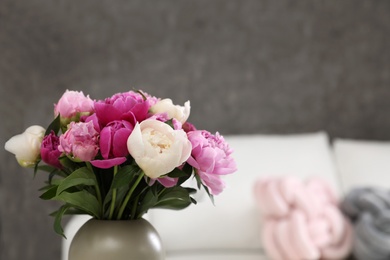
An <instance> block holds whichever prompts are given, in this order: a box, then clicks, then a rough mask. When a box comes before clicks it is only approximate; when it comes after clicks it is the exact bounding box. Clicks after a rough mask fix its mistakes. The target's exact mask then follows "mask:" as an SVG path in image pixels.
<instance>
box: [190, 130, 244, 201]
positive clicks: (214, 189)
mask: <svg viewBox="0 0 390 260" xmlns="http://www.w3.org/2000/svg"><path fill="white" fill-rule="evenodd" d="M187 136H188V139H189V140H190V142H191V143H192V152H191V156H190V157H189V158H188V160H187V162H188V163H189V164H190V165H191V166H193V167H194V168H195V169H197V173H198V174H199V177H200V178H201V180H202V182H203V184H204V185H206V186H207V187H208V188H209V189H210V192H211V194H213V195H218V194H219V193H220V192H221V191H222V190H223V189H224V186H225V184H224V182H223V181H222V180H221V178H220V175H224V174H230V173H233V172H235V171H236V170H237V167H236V163H235V161H234V159H233V158H232V157H231V153H232V152H233V151H232V149H230V147H229V145H228V143H227V142H225V139H224V138H223V137H222V136H221V135H220V134H219V133H216V135H212V134H211V133H209V132H207V131H204V130H196V131H191V132H188V133H187Z"/></svg>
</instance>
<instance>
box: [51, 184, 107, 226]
mask: <svg viewBox="0 0 390 260" xmlns="http://www.w3.org/2000/svg"><path fill="white" fill-rule="evenodd" d="M53 199H54V200H58V201H63V202H65V203H67V204H70V205H71V206H73V207H75V208H77V209H79V210H82V211H84V212H85V213H87V214H89V215H91V216H93V217H96V218H98V219H100V218H101V205H100V203H99V201H98V199H97V198H96V197H95V196H94V195H92V194H91V193H89V192H88V191H86V190H81V191H77V192H73V193H70V192H66V191H64V192H62V193H61V194H59V195H57V196H56V197H54V198H53Z"/></svg>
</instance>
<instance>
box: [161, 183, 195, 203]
mask: <svg viewBox="0 0 390 260" xmlns="http://www.w3.org/2000/svg"><path fill="white" fill-rule="evenodd" d="M191 203H192V202H191V198H190V195H189V193H188V191H187V190H186V189H184V188H183V187H179V186H177V187H173V188H170V189H166V190H165V191H164V192H163V193H162V194H161V195H160V196H159V197H158V201H157V203H156V204H155V206H154V207H155V208H165V209H184V208H186V207H188V206H189V205H190V204H191Z"/></svg>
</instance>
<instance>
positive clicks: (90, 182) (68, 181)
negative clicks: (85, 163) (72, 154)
mask: <svg viewBox="0 0 390 260" xmlns="http://www.w3.org/2000/svg"><path fill="white" fill-rule="evenodd" d="M78 185H86V186H95V185H97V180H96V176H95V174H94V173H93V172H92V171H91V170H90V169H88V168H87V167H83V168H80V169H77V170H76V171H74V172H72V173H71V174H70V175H69V176H68V177H66V178H65V179H63V180H62V182H61V184H60V185H59V186H58V190H57V195H59V194H60V193H61V192H63V191H64V190H66V189H68V188H71V187H74V186H78Z"/></svg>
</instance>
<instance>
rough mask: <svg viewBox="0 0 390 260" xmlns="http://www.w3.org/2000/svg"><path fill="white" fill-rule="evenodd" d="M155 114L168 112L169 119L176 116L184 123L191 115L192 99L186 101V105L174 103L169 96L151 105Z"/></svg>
mask: <svg viewBox="0 0 390 260" xmlns="http://www.w3.org/2000/svg"><path fill="white" fill-rule="evenodd" d="M150 110H151V112H152V113H153V114H164V113H166V114H167V117H168V119H172V118H175V119H176V120H178V121H179V122H180V123H182V124H184V122H185V121H187V119H188V117H189V116H190V110H191V107H190V101H187V102H185V103H184V106H178V105H174V104H173V103H172V100H171V99H169V98H166V99H163V100H160V101H158V102H157V103H156V104H155V105H153V106H152V107H151V109H150Z"/></svg>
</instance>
